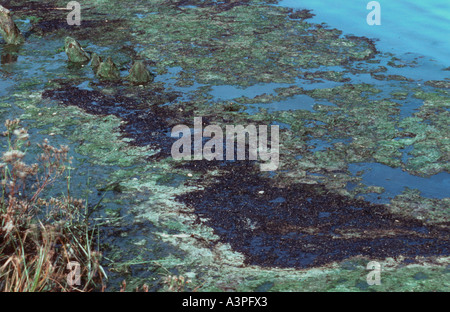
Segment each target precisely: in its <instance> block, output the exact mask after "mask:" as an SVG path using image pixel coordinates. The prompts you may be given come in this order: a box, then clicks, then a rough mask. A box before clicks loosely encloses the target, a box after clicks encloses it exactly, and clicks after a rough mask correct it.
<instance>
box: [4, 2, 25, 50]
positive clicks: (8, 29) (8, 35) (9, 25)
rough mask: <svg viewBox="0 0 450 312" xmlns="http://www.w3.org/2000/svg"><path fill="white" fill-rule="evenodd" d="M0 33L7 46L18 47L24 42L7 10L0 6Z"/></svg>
mask: <svg viewBox="0 0 450 312" xmlns="http://www.w3.org/2000/svg"><path fill="white" fill-rule="evenodd" d="M0 33H1V34H2V37H3V39H4V40H5V41H6V43H7V44H14V45H18V44H21V43H23V42H24V41H25V39H24V38H23V36H22V34H21V33H20V30H19V28H17V26H16V24H15V23H14V21H13V19H12V17H11V13H10V11H9V10H8V9H6V8H4V7H3V6H1V5H0Z"/></svg>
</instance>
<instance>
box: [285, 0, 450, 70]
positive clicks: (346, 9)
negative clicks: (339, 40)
mask: <svg viewBox="0 0 450 312" xmlns="http://www.w3.org/2000/svg"><path fill="white" fill-rule="evenodd" d="M369 2H370V1H368V0H349V1H333V0H320V1H317V0H302V1H299V0H282V1H281V2H280V3H279V5H282V6H287V7H292V8H299V9H311V10H313V12H312V13H314V14H316V16H315V17H314V18H313V19H312V21H313V22H317V23H322V22H325V23H326V24H327V25H329V26H330V27H333V28H338V29H340V30H342V31H344V33H346V34H354V35H356V36H365V37H368V38H375V39H379V41H378V42H377V47H378V48H379V50H381V51H383V52H392V53H395V54H399V55H400V56H402V55H403V54H406V53H413V54H417V55H423V56H425V57H427V58H429V59H432V60H435V61H436V62H437V63H438V64H439V65H440V66H444V67H447V66H450V55H449V53H448V51H450V36H449V35H448V34H449V31H450V15H449V12H450V1H448V0H430V1H423V0H396V1H378V2H379V3H380V5H381V25H379V26H378V25H374V26H370V25H368V24H367V22H366V17H367V14H368V13H369V12H370V11H369V10H367V9H366V5H367V3H369Z"/></svg>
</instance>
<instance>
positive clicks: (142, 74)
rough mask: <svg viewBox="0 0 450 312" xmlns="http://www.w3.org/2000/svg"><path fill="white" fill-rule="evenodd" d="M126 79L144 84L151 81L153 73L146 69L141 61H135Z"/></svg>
mask: <svg viewBox="0 0 450 312" xmlns="http://www.w3.org/2000/svg"><path fill="white" fill-rule="evenodd" d="M127 80H129V81H130V82H131V83H134V84H146V83H149V82H153V80H154V75H153V74H151V73H150V72H149V71H148V69H147V68H146V67H145V65H144V62H143V61H135V62H134V64H133V66H132V67H131V69H130V74H129V75H128V77H127Z"/></svg>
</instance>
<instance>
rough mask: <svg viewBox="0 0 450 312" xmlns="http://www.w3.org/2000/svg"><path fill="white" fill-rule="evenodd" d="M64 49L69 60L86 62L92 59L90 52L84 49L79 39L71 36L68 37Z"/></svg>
mask: <svg viewBox="0 0 450 312" xmlns="http://www.w3.org/2000/svg"><path fill="white" fill-rule="evenodd" d="M64 50H65V51H66V54H67V57H68V58H69V62H72V63H86V62H89V60H90V56H89V54H88V53H87V52H86V51H84V50H83V48H82V47H81V45H80V44H79V43H78V41H76V40H75V39H73V38H71V37H66V40H65V46H64Z"/></svg>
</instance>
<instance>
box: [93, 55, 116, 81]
mask: <svg viewBox="0 0 450 312" xmlns="http://www.w3.org/2000/svg"><path fill="white" fill-rule="evenodd" d="M96 75H97V77H98V78H99V79H101V80H119V79H120V71H119V69H118V68H117V66H116V64H114V62H113V60H112V58H111V57H108V58H107V59H106V61H104V62H101V63H100V65H99V66H98V69H97V73H96Z"/></svg>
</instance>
